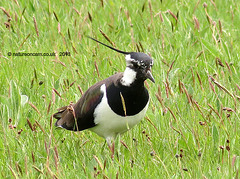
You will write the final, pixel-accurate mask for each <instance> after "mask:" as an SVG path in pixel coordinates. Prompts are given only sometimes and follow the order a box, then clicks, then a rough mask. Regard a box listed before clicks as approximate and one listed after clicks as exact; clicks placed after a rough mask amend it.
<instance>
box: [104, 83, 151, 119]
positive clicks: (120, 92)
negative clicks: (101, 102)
mask: <svg viewBox="0 0 240 179" xmlns="http://www.w3.org/2000/svg"><path fill="white" fill-rule="evenodd" d="M107 100H108V104H109V106H110V108H111V109H112V110H113V111H114V112H115V113H116V114H118V115H120V116H134V115H136V114H138V113H139V112H140V111H142V110H143V109H144V107H145V106H146V105H147V103H148V100H149V94H148V91H147V89H146V88H145V87H144V85H141V86H135V87H126V86H115V85H114V84H112V85H110V86H108V88H107ZM123 101H124V104H125V107H124V105H123ZM124 108H125V109H124Z"/></svg>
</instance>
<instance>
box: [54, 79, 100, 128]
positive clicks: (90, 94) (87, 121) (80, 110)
mask: <svg viewBox="0 0 240 179" xmlns="http://www.w3.org/2000/svg"><path fill="white" fill-rule="evenodd" d="M102 84H103V82H99V83H96V84H95V85H93V86H92V87H90V88H89V89H88V90H87V91H86V92H85V93H84V95H83V96H82V97H81V98H80V99H79V101H78V102H77V103H76V104H72V105H71V104H70V105H69V106H64V107H62V108H59V109H58V112H57V113H55V114H54V115H53V117H54V118H56V119H58V120H57V122H56V123H55V126H57V127H62V128H65V129H67V130H72V131H81V130H84V129H88V128H91V127H94V126H95V123H94V116H93V115H94V110H95V108H96V106H97V105H98V104H99V103H100V102H101V99H102V97H103V94H102V93H101V91H100V87H101V85H102Z"/></svg>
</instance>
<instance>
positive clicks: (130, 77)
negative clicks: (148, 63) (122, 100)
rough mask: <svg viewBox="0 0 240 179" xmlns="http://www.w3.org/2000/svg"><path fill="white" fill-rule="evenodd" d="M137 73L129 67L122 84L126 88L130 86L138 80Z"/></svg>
mask: <svg viewBox="0 0 240 179" xmlns="http://www.w3.org/2000/svg"><path fill="white" fill-rule="evenodd" d="M136 75H137V72H135V71H134V70H132V69H131V68H129V67H127V68H126V70H125V71H124V73H123V77H122V79H121V83H122V85H124V86H130V85H131V84H132V83H133V82H134V80H135V79H136Z"/></svg>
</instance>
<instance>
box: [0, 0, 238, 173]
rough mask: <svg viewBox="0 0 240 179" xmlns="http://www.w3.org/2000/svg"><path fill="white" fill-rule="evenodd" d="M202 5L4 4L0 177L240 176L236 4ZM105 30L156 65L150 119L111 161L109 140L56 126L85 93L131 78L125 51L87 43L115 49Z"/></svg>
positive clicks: (0, 17) (124, 139)
mask: <svg viewBox="0 0 240 179" xmlns="http://www.w3.org/2000/svg"><path fill="white" fill-rule="evenodd" d="M101 2H103V6H102V4H101ZM198 2H199V4H198V3H197V1H195V2H193V1H190V0H185V1H184V0H182V1H164V0H163V2H162V3H161V1H153V0H149V1H146V0H144V1H137V2H134V3H133V2H129V1H123V2H120V1H115V0H112V1H106V0H103V1H101V0H100V1H80V2H78V1H74V0H73V1H69V0H68V1H54V0H49V1H37V0H33V1H24V0H15V1H6V0H3V1H1V2H0V7H2V8H1V9H0V43H1V45H0V120H1V122H0V138H1V139H0V171H1V172H0V178H52V177H56V178H73V177H74V178H94V177H96V178H117V177H118V178H204V177H206V178H234V177H236V178H237V177H238V172H239V167H240V161H239V160H240V159H239V156H240V129H239V125H240V118H239V117H240V116H239V103H240V87H239V86H240V57H239V49H240V43H239V37H240V31H239V29H240V25H239V21H240V3H239V2H238V1H234V0H227V1H225V0H219V1H212V2H211V1H207V7H206V8H204V6H203V3H204V2H203V1H198ZM214 2H215V4H214ZM76 10H77V11H78V12H77V11H76ZM168 10H170V11H168ZM4 11H5V12H7V13H8V14H9V16H10V17H8V16H7V15H6V13H5V12H4ZM170 12H172V13H173V14H174V15H175V16H176V18H177V21H176V19H175V18H174V16H173V15H171V13H170ZM54 14H55V15H54ZM10 18H11V20H9V19H10ZM34 18H35V20H36V25H37V27H35V24H34ZM8 21H9V22H8ZM197 22H199V26H198V25H197ZM6 26H7V28H6ZM100 29H101V30H102V31H103V32H104V33H105V34H106V35H107V36H108V37H109V39H110V40H111V41H112V42H114V43H115V46H116V47H117V48H119V49H121V50H124V51H137V50H138V48H140V49H141V46H142V47H143V50H144V51H145V52H146V53H149V54H151V56H152V57H153V59H154V60H155V61H154V68H153V75H154V77H155V80H156V83H155V84H153V83H151V82H150V81H147V83H148V87H149V93H150V95H151V103H150V105H149V109H148V111H147V115H146V116H147V118H148V119H149V120H147V119H146V118H145V119H143V120H142V122H141V123H140V124H139V125H137V126H136V127H134V128H133V129H132V130H131V131H129V132H127V133H125V134H124V135H122V136H120V138H118V139H117V151H118V155H115V158H114V160H112V159H111V157H110V151H109V149H108V148H107V146H106V145H105V146H103V145H104V139H102V138H100V137H98V136H97V135H96V134H94V133H91V132H89V131H87V130H86V131H83V132H78V133H74V132H69V131H65V130H56V129H55V127H54V126H53V125H52V123H54V121H55V120H53V121H52V120H51V115H52V114H53V113H54V112H56V109H57V108H59V107H61V106H64V105H68V104H69V103H70V102H71V101H72V102H76V101H77V100H78V99H79V98H80V97H81V93H80V91H79V88H81V89H82V90H83V91H86V90H87V89H88V87H90V86H91V85H93V84H94V83H95V82H97V81H99V80H102V79H105V78H107V77H108V76H111V75H112V74H114V73H116V72H118V71H123V70H124V68H125V60H124V56H123V55H120V54H117V53H116V52H114V51H111V50H109V49H107V48H105V47H103V46H100V45H99V44H97V43H95V42H93V41H91V40H89V39H88V38H86V36H85V35H89V36H92V37H95V38H97V39H98V40H100V41H103V42H105V43H108V42H107V40H106V39H105V38H104V36H103V35H102V34H101V33H100V31H99V30H100ZM37 31H38V35H37ZM108 44H109V43H108ZM66 51H68V52H70V56H59V53H60V52H66ZM8 52H11V53H17V52H26V53H30V52H31V53H36V52H39V53H52V52H55V53H57V54H58V55H57V56H56V57H55V56H29V57H27V56H13V55H12V56H8ZM95 64H96V65H95ZM171 64H172V65H171ZM96 66H97V67H98V70H99V76H98V72H97V70H96ZM211 77H213V78H214V79H212V78H211ZM53 89H55V90H56V91H57V92H58V93H59V94H60V96H58V94H57V93H56V92H55V91H54V90H53ZM226 108H229V109H228V110H226ZM120 141H121V142H120ZM123 143H124V144H125V146H124V145H123ZM229 149H230V150H229Z"/></svg>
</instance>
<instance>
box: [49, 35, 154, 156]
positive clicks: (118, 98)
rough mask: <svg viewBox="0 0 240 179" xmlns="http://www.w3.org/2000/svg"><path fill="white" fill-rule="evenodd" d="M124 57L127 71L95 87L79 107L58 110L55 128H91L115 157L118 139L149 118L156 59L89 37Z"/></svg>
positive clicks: (55, 115)
mask: <svg viewBox="0 0 240 179" xmlns="http://www.w3.org/2000/svg"><path fill="white" fill-rule="evenodd" d="M88 38H90V39H92V40H94V41H96V42H98V43H100V44H102V45H104V46H106V47H108V48H110V49H112V50H114V51H116V52H118V53H121V54H124V55H125V59H126V69H125V71H124V72H120V73H116V74H115V75H112V76H110V77H109V78H107V79H104V80H102V81H99V82H97V83H96V84H94V85H93V86H91V87H90V88H89V89H88V90H87V91H86V92H85V93H84V94H83V95H82V97H81V98H80V99H79V100H78V101H77V103H75V104H70V105H69V106H64V107H62V108H59V109H58V112H57V113H55V114H54V115H53V117H54V118H56V119H57V121H56V123H55V126H57V127H61V128H64V129H67V130H70V131H82V130H85V129H89V130H91V131H93V132H95V133H96V134H98V135H99V136H101V137H103V138H105V139H106V141H107V144H108V146H109V148H110V150H111V152H112V157H113V155H114V139H115V138H116V136H117V135H118V134H122V133H124V132H126V131H128V130H129V129H131V128H132V127H133V126H135V125H136V124H138V123H139V122H140V121H141V119H142V118H143V117H144V116H145V114H146V111H147V108H148V104H149V94H148V90H147V89H146V87H145V86H144V81H145V80H146V79H149V80H151V81H152V82H153V83H155V80H154V78H153V76H152V73H151V69H152V66H153V59H152V58H151V57H150V56H149V55H147V54H145V53H142V52H124V51H121V50H118V49H116V48H113V47H111V46H109V45H106V44H104V43H102V42H100V41H98V40H96V39H94V38H92V37H88Z"/></svg>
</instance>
